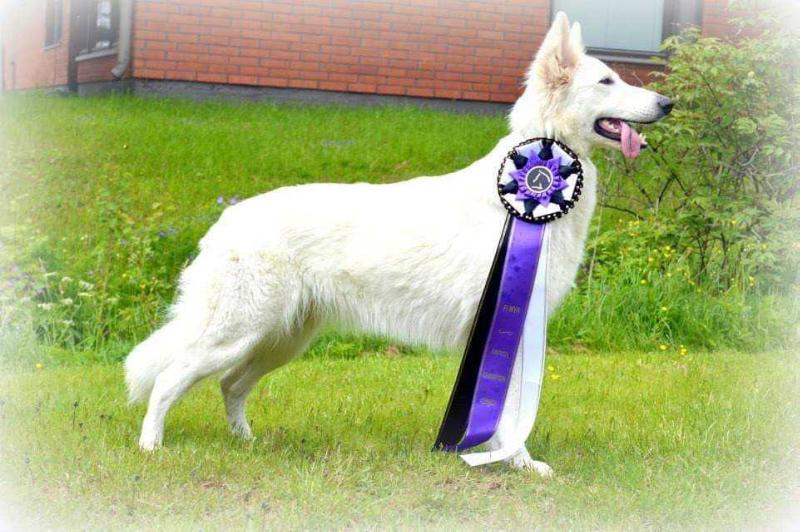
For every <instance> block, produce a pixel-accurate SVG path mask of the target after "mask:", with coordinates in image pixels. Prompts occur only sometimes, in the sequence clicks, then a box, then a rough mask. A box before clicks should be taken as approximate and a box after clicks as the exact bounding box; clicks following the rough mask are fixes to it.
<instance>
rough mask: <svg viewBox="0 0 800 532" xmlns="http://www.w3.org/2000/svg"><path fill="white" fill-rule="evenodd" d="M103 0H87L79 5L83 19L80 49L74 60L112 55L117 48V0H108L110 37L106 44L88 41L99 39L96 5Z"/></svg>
mask: <svg viewBox="0 0 800 532" xmlns="http://www.w3.org/2000/svg"><path fill="white" fill-rule="evenodd" d="M101 1H103V0H89V1H87V2H84V3H83V5H82V6H81V7H82V8H83V9H82V10H81V14H80V16H82V17H83V18H84V19H85V21H84V23H83V24H82V26H83V28H82V29H83V32H82V35H81V38H80V40H81V43H80V51H79V52H78V56H77V57H76V58H75V60H76V61H81V60H84V59H92V58H95V57H103V56H106V55H112V53H114V51H115V50H116V49H117V44H118V42H119V1H115V0H110V3H111V37H112V38H111V39H109V43H108V45H107V46H91V45H90V43H94V44H96V43H97V41H98V40H100V32H99V31H98V27H97V6H98V4H99V3H100V2H101Z"/></svg>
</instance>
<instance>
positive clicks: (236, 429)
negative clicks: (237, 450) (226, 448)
mask: <svg viewBox="0 0 800 532" xmlns="http://www.w3.org/2000/svg"><path fill="white" fill-rule="evenodd" d="M231 434H233V435H234V436H236V437H237V438H239V439H240V440H242V441H253V440H255V439H256V437H255V436H253V431H252V430H251V429H250V425H232V426H231Z"/></svg>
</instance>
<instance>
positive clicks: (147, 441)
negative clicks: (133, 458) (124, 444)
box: [139, 435, 161, 453]
mask: <svg viewBox="0 0 800 532" xmlns="http://www.w3.org/2000/svg"><path fill="white" fill-rule="evenodd" d="M159 447H161V441H159V440H158V439H157V438H149V437H146V436H144V435H142V437H141V438H139V449H140V450H142V451H144V452H146V453H152V452H154V451H155V450H156V449H158V448H159Z"/></svg>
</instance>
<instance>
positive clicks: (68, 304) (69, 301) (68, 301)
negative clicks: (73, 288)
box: [61, 297, 73, 307]
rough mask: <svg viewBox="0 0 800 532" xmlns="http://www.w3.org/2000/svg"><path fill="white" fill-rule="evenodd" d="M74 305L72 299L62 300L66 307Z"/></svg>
mask: <svg viewBox="0 0 800 532" xmlns="http://www.w3.org/2000/svg"><path fill="white" fill-rule="evenodd" d="M72 303H73V301H72V298H71V297H65V298H64V299H62V300H61V304H62V305H64V306H66V307H68V306H70V305H72Z"/></svg>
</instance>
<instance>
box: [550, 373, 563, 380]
mask: <svg viewBox="0 0 800 532" xmlns="http://www.w3.org/2000/svg"><path fill="white" fill-rule="evenodd" d="M560 378H561V375H559V374H558V373H553V374H552V375H550V380H554V381H557V380H558V379H560Z"/></svg>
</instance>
